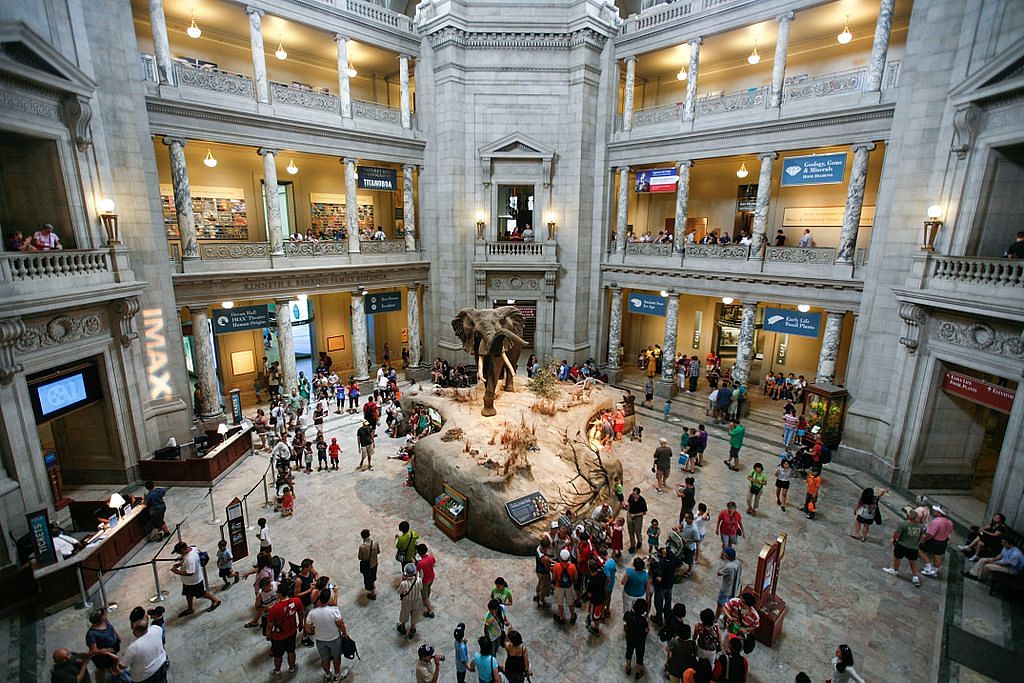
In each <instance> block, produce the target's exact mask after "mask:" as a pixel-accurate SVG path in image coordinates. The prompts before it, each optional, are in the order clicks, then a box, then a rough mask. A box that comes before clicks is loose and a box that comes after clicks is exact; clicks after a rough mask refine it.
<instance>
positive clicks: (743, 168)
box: [736, 163, 750, 178]
mask: <svg viewBox="0 0 1024 683" xmlns="http://www.w3.org/2000/svg"><path fill="white" fill-rule="evenodd" d="M748 175H750V171H748V170H747V165H746V164H745V163H741V164H740V167H739V169H738V170H737V171H736V177H737V178H746V177H747V176H748Z"/></svg>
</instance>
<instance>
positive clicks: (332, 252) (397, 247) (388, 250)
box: [167, 239, 419, 271]
mask: <svg viewBox="0 0 1024 683" xmlns="http://www.w3.org/2000/svg"><path fill="white" fill-rule="evenodd" d="M414 244H415V243H414ZM167 246H168V257H169V258H170V260H171V261H173V262H175V263H177V264H178V265H179V267H180V268H182V269H183V270H185V271H209V270H214V269H219V270H222V269H224V268H225V267H227V268H231V267H232V266H231V265H230V264H231V263H232V262H235V263H237V264H238V266H237V267H238V268H240V269H246V270H253V269H257V270H259V269H286V268H293V267H297V266H300V265H308V262H305V259H316V260H319V259H328V258H329V259H334V260H335V261H336V262H337V263H338V264H339V265H359V264H361V263H380V261H381V259H380V258H379V256H380V255H381V254H388V255H392V257H393V258H394V257H399V260H406V257H405V254H407V253H408V254H411V255H413V257H414V258H416V259H418V258H419V252H418V251H416V250H413V251H409V250H408V244H407V243H406V241H405V240H404V239H398V240H360V242H359V249H360V250H359V251H358V252H349V250H348V240H338V241H334V240H324V241H321V242H291V241H286V242H285V243H284V244H283V247H284V254H278V255H276V256H275V255H274V254H273V253H271V248H270V243H269V242H214V243H201V244H200V245H199V258H198V259H182V257H181V247H180V246H179V244H178V242H168V245H167Z"/></svg>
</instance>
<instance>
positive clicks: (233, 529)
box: [224, 498, 249, 562]
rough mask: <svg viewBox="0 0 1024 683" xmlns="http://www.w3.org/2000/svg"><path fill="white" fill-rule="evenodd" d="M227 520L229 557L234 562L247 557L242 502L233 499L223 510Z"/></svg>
mask: <svg viewBox="0 0 1024 683" xmlns="http://www.w3.org/2000/svg"><path fill="white" fill-rule="evenodd" d="M224 512H225V516H226V517H227V520H228V545H229V546H230V547H231V557H232V558H233V559H234V561H235V562H237V561H238V560H240V559H242V558H243V557H246V556H248V555H249V541H248V540H247V539H246V537H245V515H244V514H243V513H242V501H241V500H239V499H238V498H235V499H233V500H232V501H231V502H230V503H228V505H227V507H226V508H224Z"/></svg>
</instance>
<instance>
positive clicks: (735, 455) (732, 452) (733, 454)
mask: <svg viewBox="0 0 1024 683" xmlns="http://www.w3.org/2000/svg"><path fill="white" fill-rule="evenodd" d="M739 458H740V449H738V448H736V447H735V446H729V459H730V460H739Z"/></svg>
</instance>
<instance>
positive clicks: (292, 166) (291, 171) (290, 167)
mask: <svg viewBox="0 0 1024 683" xmlns="http://www.w3.org/2000/svg"><path fill="white" fill-rule="evenodd" d="M284 170H286V171H288V173H289V174H290V175H295V174H296V173H298V172H299V167H298V166H296V165H295V160H294V159H289V160H288V165H287V166H286V167H285V169H284Z"/></svg>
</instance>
